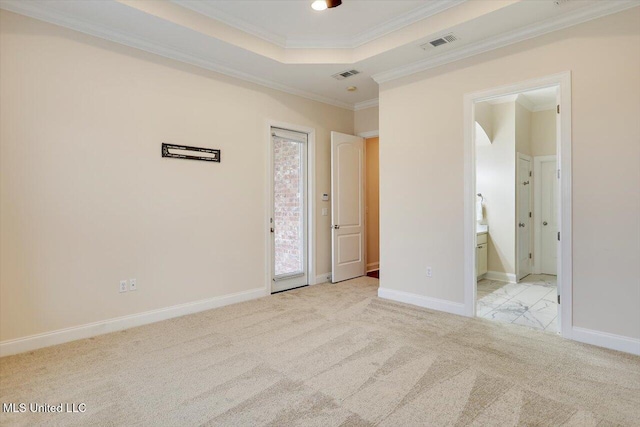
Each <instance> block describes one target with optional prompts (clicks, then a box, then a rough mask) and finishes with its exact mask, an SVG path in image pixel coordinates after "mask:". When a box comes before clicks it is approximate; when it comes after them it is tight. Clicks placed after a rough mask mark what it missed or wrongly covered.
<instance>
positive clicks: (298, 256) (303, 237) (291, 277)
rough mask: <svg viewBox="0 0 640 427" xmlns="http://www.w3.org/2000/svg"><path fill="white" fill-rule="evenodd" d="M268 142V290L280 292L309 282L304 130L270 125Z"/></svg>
mask: <svg viewBox="0 0 640 427" xmlns="http://www.w3.org/2000/svg"><path fill="white" fill-rule="evenodd" d="M271 144H272V147H271V148H272V153H273V157H272V162H273V163H272V171H273V181H272V189H273V191H272V214H271V236H272V242H271V244H272V255H273V256H272V257H271V259H272V260H273V264H272V266H271V267H272V286H271V292H280V291H284V290H287V289H293V288H298V287H300V286H305V285H308V284H309V280H308V261H307V257H308V254H307V230H308V226H307V134H306V133H301V132H294V131H290V130H285V129H280V128H275V127H272V128H271Z"/></svg>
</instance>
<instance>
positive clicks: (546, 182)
mask: <svg viewBox="0 0 640 427" xmlns="http://www.w3.org/2000/svg"><path fill="white" fill-rule="evenodd" d="M534 162H535V166H534V176H535V178H536V186H535V202H534V206H535V207H536V210H537V212H536V215H535V216H534V217H535V218H536V224H535V225H536V226H535V248H536V256H535V259H536V269H537V273H541V274H552V275H556V274H557V271H558V237H557V236H558V210H557V207H556V206H557V201H558V179H557V170H558V167H557V163H556V156H539V157H536V158H535V161H534Z"/></svg>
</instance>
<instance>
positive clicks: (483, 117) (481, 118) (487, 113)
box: [474, 102, 493, 141]
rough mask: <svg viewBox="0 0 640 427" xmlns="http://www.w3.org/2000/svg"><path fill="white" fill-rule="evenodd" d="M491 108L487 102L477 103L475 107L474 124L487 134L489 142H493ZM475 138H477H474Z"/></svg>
mask: <svg viewBox="0 0 640 427" xmlns="http://www.w3.org/2000/svg"><path fill="white" fill-rule="evenodd" d="M492 110H493V109H492V106H491V104H489V103H488V102H479V103H478V104H476V106H475V111H474V113H475V118H476V122H478V124H479V125H480V126H482V129H483V130H484V132H485V133H486V134H487V138H489V141H493V111H492ZM476 137H477V136H476Z"/></svg>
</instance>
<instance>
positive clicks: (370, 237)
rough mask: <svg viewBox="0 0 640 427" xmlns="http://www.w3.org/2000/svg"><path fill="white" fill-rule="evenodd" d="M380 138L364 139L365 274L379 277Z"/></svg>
mask: <svg viewBox="0 0 640 427" xmlns="http://www.w3.org/2000/svg"><path fill="white" fill-rule="evenodd" d="M379 142H380V139H379V137H378V136H374V137H370V138H366V139H365V140H364V146H365V158H366V167H365V169H366V173H365V188H366V191H365V194H366V198H365V199H366V202H365V210H366V221H365V223H366V239H365V240H366V242H367V257H366V258H367V276H371V277H375V278H378V279H379V278H380V173H379V171H380V149H379Z"/></svg>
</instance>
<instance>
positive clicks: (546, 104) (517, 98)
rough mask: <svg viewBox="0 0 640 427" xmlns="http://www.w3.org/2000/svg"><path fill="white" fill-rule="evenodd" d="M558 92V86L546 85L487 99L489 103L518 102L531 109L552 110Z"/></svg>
mask: <svg viewBox="0 0 640 427" xmlns="http://www.w3.org/2000/svg"><path fill="white" fill-rule="evenodd" d="M557 93H558V88H557V86H551V87H544V88H541V89H534V90H530V91H527V92H522V93H518V94H513V95H505V96H501V97H498V98H493V99H490V100H489V101H485V102H487V103H488V104H494V105H495V104H502V103H505V102H518V103H519V104H520V105H522V106H523V107H525V108H526V109H528V110H529V111H543V110H550V109H553V108H555V106H556V103H557V101H556V94H557Z"/></svg>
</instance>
